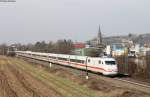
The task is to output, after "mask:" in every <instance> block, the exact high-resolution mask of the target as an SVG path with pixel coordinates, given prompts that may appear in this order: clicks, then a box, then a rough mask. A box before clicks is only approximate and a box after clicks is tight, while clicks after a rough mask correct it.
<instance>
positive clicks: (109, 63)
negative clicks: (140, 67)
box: [105, 61, 116, 65]
mask: <svg viewBox="0 0 150 97" xmlns="http://www.w3.org/2000/svg"><path fill="white" fill-rule="evenodd" d="M105 64H107V65H115V64H116V62H115V61H105Z"/></svg>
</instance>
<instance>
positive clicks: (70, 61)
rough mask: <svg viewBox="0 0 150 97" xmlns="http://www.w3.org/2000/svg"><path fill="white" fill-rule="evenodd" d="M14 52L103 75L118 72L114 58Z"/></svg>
mask: <svg viewBox="0 0 150 97" xmlns="http://www.w3.org/2000/svg"><path fill="white" fill-rule="evenodd" d="M16 54H17V55H18V56H24V57H29V58H34V59H38V60H42V61H48V62H50V63H56V64H60V65H65V66H71V67H74V68H79V69H87V70H90V71H93V72H99V73H102V74H104V75H116V74H117V73H118V68H117V64H116V60H115V59H114V58H108V57H88V56H78V55H67V54H54V53H39V52H31V51H16Z"/></svg>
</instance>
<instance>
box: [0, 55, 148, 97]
mask: <svg viewBox="0 0 150 97" xmlns="http://www.w3.org/2000/svg"><path fill="white" fill-rule="evenodd" d="M0 97H150V96H149V95H148V94H145V93H143V92H140V91H136V90H129V89H126V88H123V87H116V86H114V85H112V84H110V83H108V82H106V81H104V80H99V79H89V80H86V79H85V78H83V77H82V76H81V77H80V76H76V75H74V74H73V73H71V72H69V71H67V70H65V69H60V68H53V69H50V68H46V67H43V66H41V65H39V64H38V65H35V64H31V63H28V62H26V61H24V60H21V59H17V58H8V57H4V56H0Z"/></svg>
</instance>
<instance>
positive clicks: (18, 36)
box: [0, 0, 150, 43]
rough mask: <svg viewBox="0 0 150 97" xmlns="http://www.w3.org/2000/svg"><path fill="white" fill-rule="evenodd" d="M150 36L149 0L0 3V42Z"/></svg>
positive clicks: (24, 0)
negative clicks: (145, 34)
mask: <svg viewBox="0 0 150 97" xmlns="http://www.w3.org/2000/svg"><path fill="white" fill-rule="evenodd" d="M99 24H100V25H101V31H102V33H103V35H104V36H111V35H113V36H114V35H118V34H119V35H121V34H128V33H138V34H139V33H150V0H16V2H13V3H11V2H9V3H6V2H5V3H4V2H0V43H3V42H5V43H14V42H21V43H32V42H36V41H41V40H45V41H49V40H53V41H56V40H58V39H64V38H66V39H72V40H74V41H86V40H89V39H92V38H93V37H95V36H96V35H97V32H98V26H99Z"/></svg>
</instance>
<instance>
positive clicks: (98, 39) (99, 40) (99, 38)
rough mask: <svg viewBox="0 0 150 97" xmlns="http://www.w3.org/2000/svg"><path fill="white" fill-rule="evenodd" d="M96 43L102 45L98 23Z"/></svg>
mask: <svg viewBox="0 0 150 97" xmlns="http://www.w3.org/2000/svg"><path fill="white" fill-rule="evenodd" d="M97 44H98V45H102V33H101V28H100V25H99V30H98V37H97Z"/></svg>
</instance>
